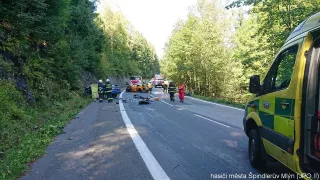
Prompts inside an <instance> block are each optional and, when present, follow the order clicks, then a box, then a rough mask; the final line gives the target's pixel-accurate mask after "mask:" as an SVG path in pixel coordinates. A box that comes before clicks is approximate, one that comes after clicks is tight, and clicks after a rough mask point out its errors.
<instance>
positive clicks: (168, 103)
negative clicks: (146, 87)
mask: <svg viewBox="0 0 320 180" xmlns="http://www.w3.org/2000/svg"><path fill="white" fill-rule="evenodd" d="M161 102H163V103H165V104H168V105H169V106H173V105H172V104H169V103H167V102H165V101H162V100H161Z"/></svg>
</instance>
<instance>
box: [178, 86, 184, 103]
mask: <svg viewBox="0 0 320 180" xmlns="http://www.w3.org/2000/svg"><path fill="white" fill-rule="evenodd" d="M179 98H180V102H182V103H183V102H184V85H183V84H182V83H181V84H180V86H179Z"/></svg>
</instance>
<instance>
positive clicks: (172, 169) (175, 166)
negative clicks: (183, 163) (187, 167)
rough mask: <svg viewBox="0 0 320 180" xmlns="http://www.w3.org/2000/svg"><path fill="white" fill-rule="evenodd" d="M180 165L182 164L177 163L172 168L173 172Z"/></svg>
mask: <svg viewBox="0 0 320 180" xmlns="http://www.w3.org/2000/svg"><path fill="white" fill-rule="evenodd" d="M178 166H180V164H178V165H176V166H175V167H174V168H173V169H172V172H173V171H174V170H175V169H176V168H177V167H178Z"/></svg>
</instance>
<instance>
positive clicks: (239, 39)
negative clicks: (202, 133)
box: [161, 0, 320, 103]
mask: <svg viewBox="0 0 320 180" xmlns="http://www.w3.org/2000/svg"><path fill="white" fill-rule="evenodd" d="M319 3H320V1H319V0H314V1H311V0H285V1H276V0H267V1H262V0H236V1H234V2H233V3H231V4H230V5H229V6H228V7H227V8H226V9H224V8H219V6H218V4H219V2H216V1H213V0H199V1H198V4H197V6H196V9H195V10H194V11H193V12H190V14H189V16H188V19H187V20H186V21H179V22H178V23H177V24H178V25H177V27H176V28H175V30H174V31H173V32H172V36H171V37H170V39H169V41H168V43H167V46H166V51H165V56H164V58H163V60H162V61H161V64H162V71H163V73H165V74H167V75H168V76H169V77H171V78H172V79H173V80H174V81H176V82H178V83H179V82H184V83H185V84H186V85H187V89H189V90H192V91H194V93H195V94H198V95H203V96H209V97H214V98H222V99H226V100H231V101H239V102H242V103H244V102H245V101H246V99H247V97H248V95H249V94H248V92H247V89H248V88H247V86H248V79H249V77H250V76H251V75H253V74H259V75H261V76H262V77H263V76H264V74H265V72H266V71H267V70H268V67H269V65H270V64H271V63H272V61H273V58H274V57H275V55H276V53H277V52H278V51H279V49H280V48H281V46H282V45H283V44H284V42H285V40H286V38H287V37H288V35H289V34H290V33H291V32H292V31H293V29H294V28H295V27H296V26H297V25H298V24H300V23H301V22H302V21H303V20H305V19H306V18H307V17H309V16H310V15H312V14H315V13H317V12H318V11H319V10H320V6H319ZM244 6H248V7H249V8H248V9H249V10H247V11H246V10H245V8H243V7H244ZM230 22H231V23H230ZM234 30H235V31H234ZM230 33H231V34H232V35H231V36H230Z"/></svg>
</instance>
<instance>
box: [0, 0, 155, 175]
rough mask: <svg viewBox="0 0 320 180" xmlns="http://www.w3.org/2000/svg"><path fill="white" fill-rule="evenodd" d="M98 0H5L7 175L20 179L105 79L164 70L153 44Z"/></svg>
mask: <svg viewBox="0 0 320 180" xmlns="http://www.w3.org/2000/svg"><path fill="white" fill-rule="evenodd" d="M96 10H97V1H92V0H54V1H51V0H31V1H29V0H27V1H26V0H15V1H11V0H0V102H1V105H0V117H1V118H0V179H15V178H17V177H19V176H20V175H21V174H22V173H23V172H24V171H25V170H27V168H28V163H30V162H32V161H34V160H36V159H37V158H38V157H40V156H41V155H42V154H43V153H44V149H45V147H46V146H47V145H48V144H49V143H50V142H51V141H52V138H53V137H54V136H55V135H57V134H59V133H61V131H62V129H63V127H64V125H65V124H66V123H67V122H68V121H69V120H70V119H72V118H73V117H74V116H75V115H76V114H77V113H78V112H79V111H80V110H81V109H83V108H84V107H85V106H86V105H87V104H88V103H89V102H90V101H91V99H90V98H89V99H86V98H84V97H83V94H82V93H83V91H84V88H85V87H87V86H89V85H90V84H91V83H95V82H97V80H98V79H102V80H105V79H107V78H109V77H127V76H130V75H137V74H138V75H142V76H143V77H148V78H149V77H152V76H153V75H154V74H155V73H159V71H160V70H159V68H160V66H159V62H158V57H157V55H156V53H155V49H154V47H153V45H152V44H151V43H150V42H148V41H147V40H146V39H145V38H144V37H143V35H142V34H141V33H140V32H138V31H137V30H136V29H135V28H134V27H133V25H132V24H131V23H130V22H129V21H127V20H126V19H125V18H124V16H123V15H122V14H121V12H116V11H112V10H111V7H110V6H106V8H105V9H104V10H103V12H101V13H97V12H96Z"/></svg>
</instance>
